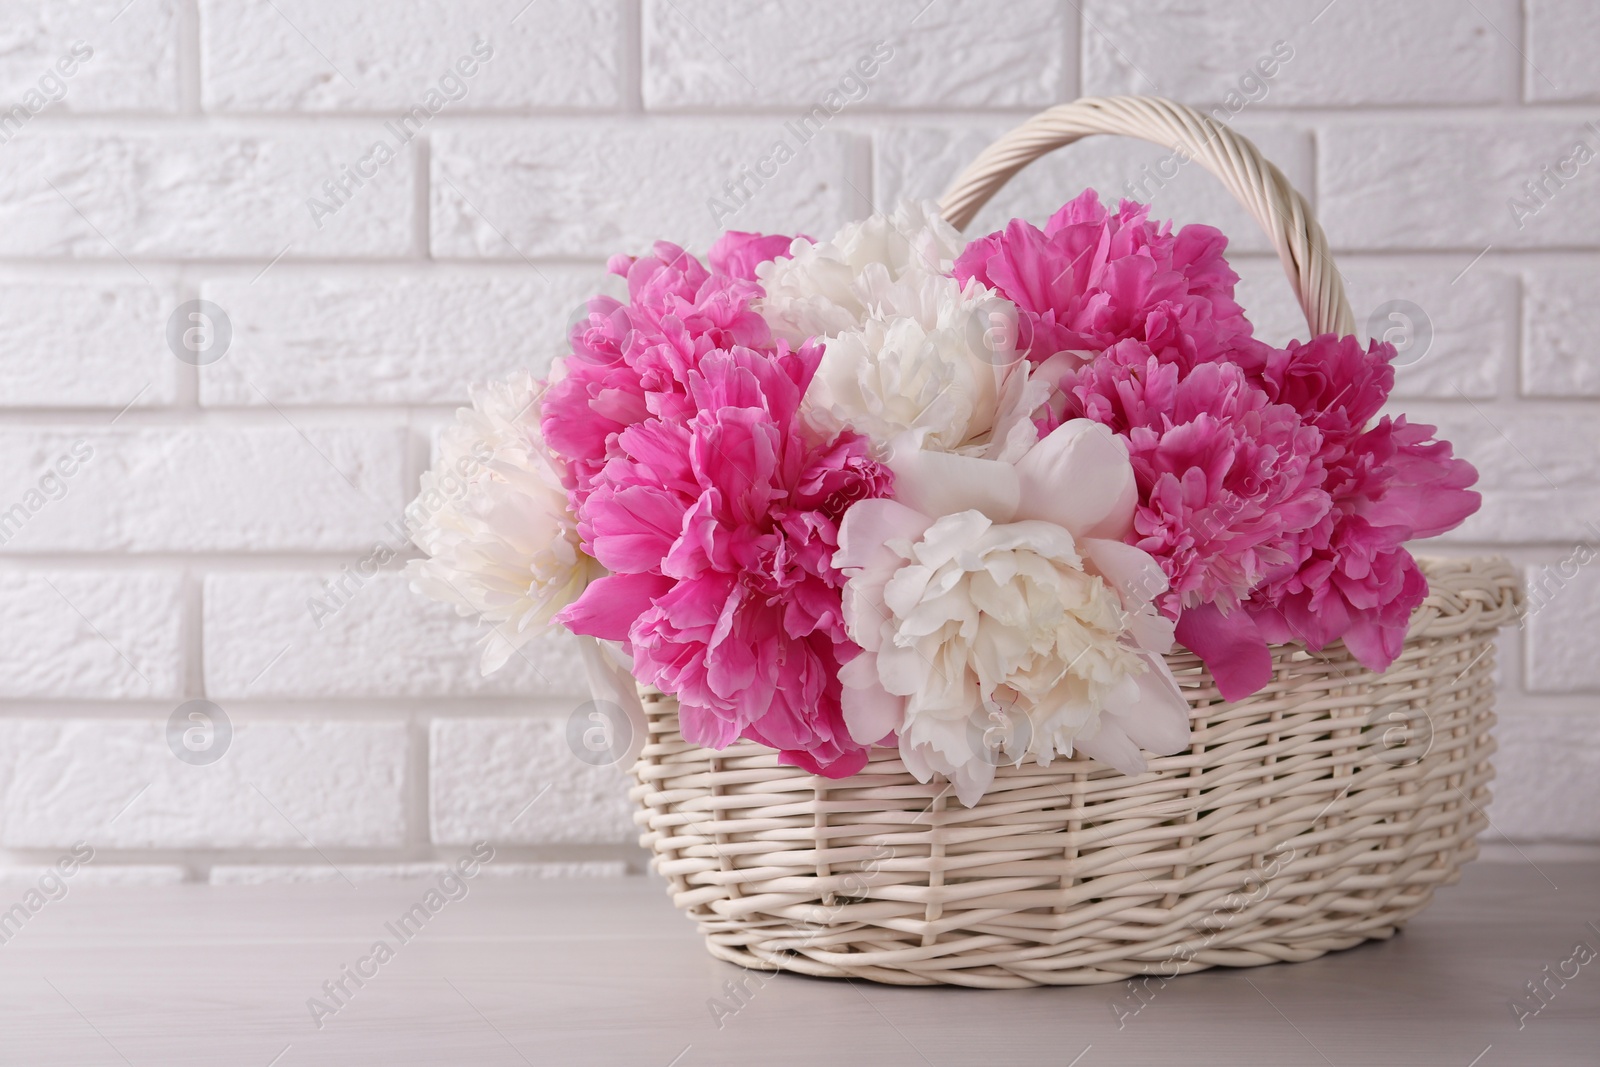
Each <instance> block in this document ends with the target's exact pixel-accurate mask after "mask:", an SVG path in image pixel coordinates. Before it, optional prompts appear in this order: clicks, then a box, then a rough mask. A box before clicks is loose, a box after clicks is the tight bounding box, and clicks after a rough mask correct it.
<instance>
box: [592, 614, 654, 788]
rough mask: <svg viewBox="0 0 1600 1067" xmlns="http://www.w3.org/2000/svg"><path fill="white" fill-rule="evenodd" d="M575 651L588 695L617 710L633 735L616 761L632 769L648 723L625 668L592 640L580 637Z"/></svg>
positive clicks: (637, 689) (604, 647)
mask: <svg viewBox="0 0 1600 1067" xmlns="http://www.w3.org/2000/svg"><path fill="white" fill-rule="evenodd" d="M613 647H614V646H613ZM578 650H579V653H580V654H581V655H582V657H583V671H584V674H585V676H586V677H587V678H588V680H589V693H590V695H592V696H593V697H594V699H595V701H596V702H599V703H610V704H613V705H615V706H617V707H619V708H621V709H622V711H623V713H624V714H626V715H627V717H628V723H629V724H630V725H631V726H632V727H633V732H632V733H631V734H630V735H629V736H628V744H627V749H626V750H625V752H624V753H623V756H622V758H621V760H620V762H621V764H622V766H624V767H632V766H633V763H634V761H635V760H637V759H638V758H639V753H641V752H643V751H644V744H645V741H647V740H648V739H649V737H650V723H649V721H648V720H647V719H646V718H645V714H644V704H643V703H642V702H641V701H640V700H639V687H638V685H637V684H636V683H635V682H634V680H633V675H632V673H630V672H629V670H628V668H626V667H624V666H623V665H622V664H621V663H619V662H618V661H617V658H616V655H614V654H612V653H611V650H610V649H609V648H608V647H607V646H605V645H602V644H601V643H600V642H599V641H596V640H595V639H594V638H592V637H580V638H578Z"/></svg>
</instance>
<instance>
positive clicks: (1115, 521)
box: [1016, 419, 1139, 541]
mask: <svg viewBox="0 0 1600 1067" xmlns="http://www.w3.org/2000/svg"><path fill="white" fill-rule="evenodd" d="M1016 470H1017V477H1018V479H1019V480H1020V482H1021V487H1020V488H1021V494H1022V495H1021V502H1020V504H1019V506H1018V509H1017V517H1018V518H1024V519H1044V520H1047V521H1049V522H1053V523H1055V524H1056V525H1058V526H1064V527H1066V528H1067V529H1068V530H1070V531H1072V534H1073V536H1074V537H1103V538H1107V539H1110V540H1115V541H1120V540H1122V539H1123V538H1124V537H1126V536H1127V535H1128V532H1129V531H1130V530H1132V529H1133V510H1134V507H1135V505H1136V504H1137V503H1138V498H1139V489H1138V485H1137V484H1136V483H1135V481H1134V476H1133V464H1131V463H1130V462H1128V446H1127V445H1126V444H1124V443H1123V442H1122V440H1121V439H1119V438H1118V437H1117V436H1116V435H1115V434H1113V433H1112V432H1111V431H1110V430H1108V429H1106V428H1105V427H1104V426H1101V425H1100V424H1099V423H1097V422H1093V421H1091V420H1089V419H1073V420H1072V421H1070V422H1066V423H1063V424H1062V425H1060V426H1058V427H1056V428H1055V429H1054V430H1052V431H1051V432H1050V433H1049V434H1048V435H1047V436H1046V437H1045V438H1044V439H1043V440H1041V441H1040V442H1039V443H1038V444H1037V445H1035V446H1034V447H1033V448H1032V449H1030V450H1029V451H1028V454H1027V455H1025V456H1023V457H1022V459H1020V460H1019V461H1018V462H1017V465H1016Z"/></svg>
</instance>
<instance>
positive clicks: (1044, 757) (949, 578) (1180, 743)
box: [835, 419, 1189, 806]
mask: <svg viewBox="0 0 1600 1067" xmlns="http://www.w3.org/2000/svg"><path fill="white" fill-rule="evenodd" d="M888 463H889V467H890V469H891V470H893V472H894V477H895V498H894V499H893V500H865V501H862V502H861V503H858V504H855V505H854V506H852V507H851V508H850V510H849V512H848V513H847V514H846V516H845V521H844V524H843V527H842V529H841V531H840V537H839V543H840V550H839V554H838V556H836V557H835V560H836V562H838V563H839V565H840V566H842V567H844V568H845V572H846V574H848V575H849V582H848V583H847V585H846V587H845V598H844V612H845V620H846V622H847V623H848V624H849V627H850V634H851V636H852V637H854V638H855V639H856V641H857V642H859V643H860V645H861V647H862V649H863V651H862V653H861V655H860V656H858V657H856V658H855V659H853V660H851V661H850V662H849V663H848V664H847V665H846V666H845V671H844V683H845V692H844V701H845V721H846V722H847V723H848V724H849V726H850V730H851V733H852V735H853V736H854V737H855V738H856V739H857V740H858V741H861V742H864V743H870V742H872V741H876V740H878V739H880V738H884V737H885V736H886V735H888V734H890V733H894V734H897V735H898V739H899V746H900V757H901V759H902V760H903V761H904V762H905V766H906V769H907V770H909V771H910V772H911V773H912V774H913V775H915V776H916V777H917V779H918V780H919V781H924V782H926V781H929V780H930V779H931V778H932V777H933V775H934V774H941V775H944V776H945V777H947V778H948V779H949V780H950V781H951V782H952V783H953V785H954V786H955V790H956V795H957V796H958V797H959V799H960V800H961V802H962V803H964V804H966V805H968V806H971V805H973V804H976V803H977V801H978V798H979V797H980V796H981V795H982V794H983V793H984V791H985V790H987V789H988V787H989V785H990V783H991V782H992V780H993V777H994V770H995V766H996V765H997V764H999V763H1001V762H1005V763H1013V764H1017V763H1021V762H1022V761H1023V760H1024V759H1034V760H1037V761H1038V762H1039V763H1041V764H1044V765H1048V764H1049V763H1050V762H1051V760H1053V759H1054V758H1055V757H1056V756H1058V755H1069V754H1071V753H1073V752H1079V753H1082V754H1084V755H1088V756H1092V757H1094V758H1095V759H1098V760H1100V761H1101V762H1103V763H1106V764H1109V765H1110V766H1113V767H1116V768H1117V769H1119V770H1121V771H1123V772H1124V773H1126V774H1139V773H1141V772H1143V771H1144V770H1145V769H1146V763H1145V758H1144V755H1143V753H1142V752H1141V751H1140V749H1141V748H1144V749H1148V750H1150V751H1153V752H1156V753H1159V754H1170V753H1173V752H1177V751H1179V750H1181V749H1182V748H1183V747H1184V746H1185V745H1186V744H1187V743H1188V738H1189V705H1188V703H1187V701H1186V700H1185V699H1184V695H1183V692H1182V691H1181V690H1180V689H1179V687H1178V684H1177V682H1176V680H1175V679H1174V678H1173V677H1172V674H1171V673H1170V672H1169V671H1168V669H1167V666H1166V661H1165V660H1163V659H1162V658H1161V654H1162V653H1164V652H1166V651H1167V649H1168V648H1169V647H1170V646H1171V643H1172V624H1171V623H1170V622H1168V621H1167V620H1165V619H1163V618H1161V617H1160V616H1159V615H1158V614H1157V613H1156V612H1155V610H1154V608H1153V607H1152V606H1151V599H1152V598H1153V597H1155V596H1157V595H1159V594H1160V593H1161V592H1162V591H1164V590H1165V588H1166V580H1165V578H1164V577H1163V576H1162V574H1161V570H1160V568H1159V567H1158V566H1157V564H1156V562H1155V561H1154V560H1153V559H1151V558H1150V556H1148V555H1147V554H1145V553H1143V552H1141V551H1139V550H1138V549H1136V548H1131V547H1129V546H1128V545H1127V544H1124V543H1123V540H1122V539H1123V537H1124V536H1125V535H1126V533H1127V531H1128V529H1129V527H1130V525H1131V522H1132V518H1133V510H1134V500H1135V494H1136V487H1135V482H1134V474H1133V470H1132V469H1131V468H1130V466H1129V464H1128V455H1127V451H1126V448H1125V447H1124V446H1123V444H1122V443H1121V442H1120V441H1119V440H1118V439H1117V438H1116V437H1114V436H1113V435H1112V434H1111V433H1109V432H1108V431H1107V430H1106V429H1105V428H1104V427H1101V426H1098V425H1096V424H1095V423H1093V422H1090V421H1089V420H1087V419H1077V420H1074V421H1072V422H1068V423H1066V424H1064V425H1062V426H1061V427H1059V428H1057V429H1056V430H1055V431H1053V432H1052V433H1051V434H1050V435H1049V436H1047V437H1045V438H1044V439H1043V440H1040V441H1038V442H1036V443H1035V444H1034V446H1033V447H1032V448H1031V449H1029V450H1027V451H1026V452H1025V453H1023V454H1022V455H1020V456H1018V457H1016V458H1014V459H1011V460H1003V459H985V458H979V457H975V456H963V455H958V454H953V453H945V452H930V451H928V450H926V449H921V448H919V447H917V443H916V441H915V437H914V435H913V434H909V433H908V434H906V435H904V436H903V437H901V438H899V439H897V440H896V442H895V443H894V445H893V446H892V447H891V449H890V458H889V461H888ZM996 742H999V743H998V744H997V743H996Z"/></svg>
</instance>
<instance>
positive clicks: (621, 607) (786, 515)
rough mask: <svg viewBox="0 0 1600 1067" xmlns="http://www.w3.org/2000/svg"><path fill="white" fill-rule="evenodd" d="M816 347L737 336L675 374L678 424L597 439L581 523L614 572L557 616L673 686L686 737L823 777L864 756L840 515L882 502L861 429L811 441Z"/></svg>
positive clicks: (665, 687)
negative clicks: (606, 447)
mask: <svg viewBox="0 0 1600 1067" xmlns="http://www.w3.org/2000/svg"><path fill="white" fill-rule="evenodd" d="M821 355H822V353H821V350H820V348H819V347H817V346H815V345H806V346H803V347H802V348H800V349H799V350H797V351H790V350H789V349H788V347H787V346H786V345H783V344H780V345H778V347H777V348H776V350H775V351H774V352H773V353H771V354H768V353H765V352H760V351H755V350H752V349H750V348H746V347H743V346H734V347H732V348H731V349H728V350H722V349H717V350H713V351H707V352H704V353H702V354H701V355H700V357H699V358H698V360H697V362H696V364H695V365H694V366H693V367H690V368H688V369H687V370H686V371H685V374H684V379H683V380H684V384H685V386H686V400H685V403H686V404H687V406H688V408H689V409H692V410H691V412H690V413H689V414H688V416H687V417H686V418H677V417H674V416H673V415H668V416H664V417H651V418H648V419H646V420H644V421H642V422H639V423H638V424H636V425H633V426H630V427H628V428H626V429H624V430H623V431H621V432H620V433H619V434H617V436H616V438H615V440H614V441H613V442H612V456H611V458H610V459H609V460H608V461H607V462H606V463H605V465H604V466H603V467H602V469H601V470H600V472H599V473H598V475H597V476H596V477H595V478H594V481H593V484H592V490H591V492H590V493H589V495H588V497H587V500H586V503H585V505H584V508H583V511H582V512H581V513H580V519H581V525H580V531H581V532H582V533H583V534H584V537H585V539H586V542H587V543H588V544H589V545H590V546H591V548H592V551H593V553H594V555H595V557H596V558H597V559H598V560H599V561H600V562H601V563H602V564H603V565H604V566H606V567H607V568H608V569H609V570H610V571H611V572H612V573H611V574H610V575H609V576H607V577H604V578H601V579H599V580H598V581H596V582H594V583H593V584H592V585H590V586H589V588H588V589H587V590H586V591H585V593H584V594H583V596H582V597H580V598H579V599H578V600H577V601H576V602H575V603H573V604H572V605H571V606H570V607H568V608H567V609H566V610H565V611H564V612H563V613H562V615H561V617H560V621H562V622H563V623H565V624H566V625H567V626H568V627H569V628H570V629H572V630H573V632H575V633H579V634H587V635H590V636H593V637H599V638H604V639H609V640H618V641H624V642H625V643H626V645H627V647H628V649H629V651H630V652H631V653H632V655H633V658H634V668H635V671H636V673H637V675H638V677H639V679H640V680H641V681H644V682H647V683H650V684H653V685H655V686H657V687H658V688H660V689H661V690H662V691H663V692H667V693H672V694H675V695H676V696H677V697H678V700H679V705H680V709H681V722H682V729H683V734H684V737H685V738H687V739H688V740H689V741H691V742H693V743H695V744H702V745H707V746H709V747H712V748H719V749H720V748H725V747H726V746H728V745H729V744H731V743H732V742H733V741H734V740H735V739H736V738H738V737H746V738H750V739H752V740H755V741H758V742H760V743H762V744H766V745H769V746H771V747H773V748H777V749H779V750H780V751H781V753H782V756H783V759H784V760H786V761H787V762H789V763H791V764H793V765H795V766H798V767H802V768H805V769H807V770H810V771H813V772H815V773H818V774H824V775H828V776H830V777H845V776H848V775H850V774H854V773H855V772H857V771H859V770H860V769H861V768H862V767H863V766H865V765H866V760H867V746H866V745H863V744H860V743H858V742H856V741H854V740H853V739H852V738H851V737H850V733H849V731H848V730H847V729H846V727H845V723H844V719H843V715H842V712H841V710H840V683H839V667H840V664H841V663H843V662H845V661H848V660H849V659H851V658H853V657H854V656H855V655H856V654H857V652H858V651H859V650H858V649H857V647H856V646H855V645H854V644H853V643H852V642H851V641H850V639H849V637H848V636H847V634H846V632H845V626H844V621H843V618H842V613H841V602H840V595H841V594H840V588H841V586H842V585H843V581H844V579H843V577H842V575H841V574H840V573H839V571H838V570H837V569H836V568H835V567H834V566H833V563H832V557H833V554H834V552H835V550H836V549H837V548H838V524H839V520H840V518H841V517H842V516H843V514H844V512H845V510H846V508H848V507H849V505H850V504H851V503H853V502H854V501H856V500H860V499H864V498H867V497H877V496H882V495H884V494H885V493H886V492H887V490H888V486H889V474H888V471H887V469H886V468H884V467H883V466H882V465H880V464H879V463H877V462H875V461H874V460H872V459H871V458H870V456H869V454H868V443H867V441H866V439H864V438H861V437H858V436H856V435H854V434H850V433H846V434H843V435H841V436H839V437H838V438H836V439H834V440H832V441H831V442H822V441H818V440H816V439H815V438H814V437H812V436H810V435H809V434H808V431H807V430H806V429H805V426H804V423H803V422H802V420H801V419H800V417H799V415H798V411H799V405H800V398H801V396H802V395H803V394H804V393H805V389H806V386H807V384H809V382H810V380H811V378H812V376H813V375H814V374H815V372H816V368H817V363H818V361H819V360H820V359H821Z"/></svg>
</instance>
